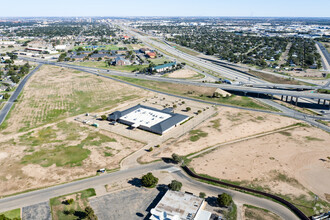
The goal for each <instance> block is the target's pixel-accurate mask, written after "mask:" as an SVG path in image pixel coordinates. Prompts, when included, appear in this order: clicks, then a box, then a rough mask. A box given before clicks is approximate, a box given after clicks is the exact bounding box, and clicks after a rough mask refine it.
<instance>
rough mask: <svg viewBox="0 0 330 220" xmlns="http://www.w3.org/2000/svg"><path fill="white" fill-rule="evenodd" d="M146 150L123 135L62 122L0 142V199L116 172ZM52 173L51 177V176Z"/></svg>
mask: <svg viewBox="0 0 330 220" xmlns="http://www.w3.org/2000/svg"><path fill="white" fill-rule="evenodd" d="M141 147H143V144H141V143H139V142H135V141H133V140H129V139H127V138H124V137H122V136H119V135H116V134H113V133H110V132H107V131H103V130H98V129H96V128H93V127H91V126H83V125H81V124H79V123H75V122H60V123H58V124H56V125H52V126H49V127H46V128H42V129H37V130H34V131H31V132H29V133H26V134H23V135H21V136H17V137H15V138H12V139H9V140H7V141H6V142H1V143H0V153H1V154H0V155H1V158H0V166H1V170H0V179H1V181H0V196H4V195H8V194H12V193H15V192H20V191H22V190H28V189H35V188H40V187H45V186H50V185H54V184H59V183H63V182H68V181H72V180H74V179H78V178H82V177H87V176H91V175H95V174H96V170H98V169H100V168H107V169H114V168H117V167H118V164H119V162H120V160H121V159H122V158H124V157H126V156H128V155H129V154H130V153H132V152H134V151H136V150H137V149H140V148H141ZM49 174H51V175H49Z"/></svg>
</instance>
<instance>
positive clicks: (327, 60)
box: [316, 42, 330, 71]
mask: <svg viewBox="0 0 330 220" xmlns="http://www.w3.org/2000/svg"><path fill="white" fill-rule="evenodd" d="M316 44H317V45H318V47H319V48H320V51H321V53H322V54H321V57H322V63H323V67H324V69H325V70H329V71H330V69H329V66H330V54H329V52H328V51H327V49H326V48H325V47H324V46H323V44H321V43H320V42H316Z"/></svg>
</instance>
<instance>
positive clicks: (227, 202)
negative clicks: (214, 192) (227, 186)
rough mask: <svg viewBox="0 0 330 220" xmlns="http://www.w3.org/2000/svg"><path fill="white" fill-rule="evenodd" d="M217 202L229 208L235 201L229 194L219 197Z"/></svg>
mask: <svg viewBox="0 0 330 220" xmlns="http://www.w3.org/2000/svg"><path fill="white" fill-rule="evenodd" d="M217 200H218V203H219V205H220V206H229V205H230V204H231V203H232V201H233V199H232V197H231V196H230V195H228V194H227V193H222V194H220V195H218V198H217Z"/></svg>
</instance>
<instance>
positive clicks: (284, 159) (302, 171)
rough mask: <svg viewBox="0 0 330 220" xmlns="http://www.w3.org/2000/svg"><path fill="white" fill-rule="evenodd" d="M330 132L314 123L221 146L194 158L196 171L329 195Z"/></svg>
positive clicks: (296, 193) (291, 192)
mask: <svg viewBox="0 0 330 220" xmlns="http://www.w3.org/2000/svg"><path fill="white" fill-rule="evenodd" d="M329 140H330V139H329V134H328V133H326V132H324V131H322V130H319V129H317V128H313V127H299V128H294V129H292V130H288V131H285V132H279V133H275V134H270V135H267V136H263V137H259V138H255V139H251V140H247V141H243V142H240V143H236V144H230V145H226V146H222V147H220V148H218V149H216V150H214V151H213V152H212V153H209V154H206V155H202V156H200V157H198V158H195V159H193V161H192V162H191V164H190V166H192V167H193V168H194V169H195V171H196V172H197V173H203V174H207V175H210V176H214V177H217V178H220V179H225V180H230V181H234V182H239V183H240V184H243V185H246V186H254V187H257V186H258V187H262V189H263V190H266V191H270V192H272V193H278V194H281V195H286V196H289V197H295V198H301V199H302V198H303V200H308V201H312V200H313V199H314V197H313V196H312V195H311V194H310V191H312V192H313V193H315V194H317V195H318V196H320V197H322V198H324V199H326V196H325V194H329V193H330V191H329V189H330V188H329V182H330V171H329V170H330V159H329V158H328V156H329V155H330V149H329V147H328V146H327V144H326V143H329Z"/></svg>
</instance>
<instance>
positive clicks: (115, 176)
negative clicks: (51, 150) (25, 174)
mask: <svg viewBox="0 0 330 220" xmlns="http://www.w3.org/2000/svg"><path fill="white" fill-rule="evenodd" d="M173 167H174V166H173V165H169V164H166V163H164V162H158V163H152V164H148V165H141V166H137V167H133V168H130V169H127V170H121V171H118V172H114V173H109V174H103V175H100V176H96V177H92V178H88V179H83V180H78V181H75V182H71V183H66V184H62V185H57V186H53V187H49V188H45V189H41V190H37V191H32V192H28V193H24V194H19V195H16V196H11V197H6V198H3V199H0V212H2V211H6V210H11V209H15V208H19V207H24V206H29V205H33V204H37V203H40V202H43V201H49V199H51V198H54V197H57V196H61V195H65V194H68V193H72V192H77V191H81V190H84V189H87V188H94V187H98V186H101V187H103V186H104V185H105V184H111V183H113V182H117V181H120V180H125V179H131V178H134V177H140V176H141V175H143V174H144V173H147V172H151V171H155V170H168V169H169V168H173ZM172 174H173V176H174V177H175V179H177V180H178V181H180V182H182V183H183V184H184V185H185V186H187V187H188V188H194V189H196V190H199V191H204V192H206V193H208V192H210V193H209V194H211V193H212V194H220V193H223V192H226V193H228V194H230V195H232V196H233V199H234V200H235V201H236V202H239V203H241V204H251V205H255V206H258V207H260V208H264V209H267V210H270V211H272V212H274V213H276V214H277V215H279V216H281V217H282V218H283V219H298V218H297V217H296V216H295V215H294V214H293V213H292V212H291V211H290V210H289V209H287V208H286V207H284V206H282V205H280V204H278V203H276V202H273V201H271V200H267V199H264V198H260V197H256V196H252V195H249V194H244V193H241V192H237V191H233V190H229V189H226V188H220V187H215V186H211V185H207V184H204V183H201V182H198V181H195V180H193V179H191V178H189V177H188V176H187V175H185V174H184V173H183V172H182V171H176V172H173V173H172Z"/></svg>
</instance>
